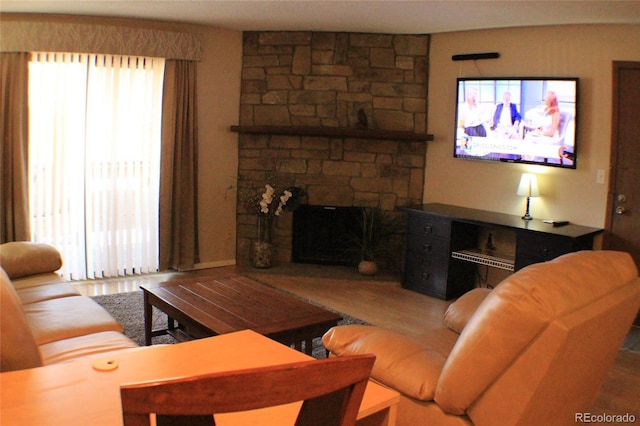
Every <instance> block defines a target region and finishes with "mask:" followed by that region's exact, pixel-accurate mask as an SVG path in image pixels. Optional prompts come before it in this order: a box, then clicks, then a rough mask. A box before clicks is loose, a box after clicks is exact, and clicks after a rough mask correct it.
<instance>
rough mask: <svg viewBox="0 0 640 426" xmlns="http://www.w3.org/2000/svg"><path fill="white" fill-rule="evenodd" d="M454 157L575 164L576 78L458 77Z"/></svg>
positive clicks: (557, 165) (530, 162)
mask: <svg viewBox="0 0 640 426" xmlns="http://www.w3.org/2000/svg"><path fill="white" fill-rule="evenodd" d="M457 93H458V96H457V102H456V123H455V133H454V141H455V145H454V150H453V152H454V157H456V158H465V159H474V160H486V161H502V162H518V163H527V164H541V165H546V166H555V167H566V168H572V169H575V168H576V160H577V150H576V148H577V146H576V142H577V139H576V129H577V125H576V119H577V112H578V111H577V110H578V93H579V91H578V78H557V77H551V78H542V77H526V78H523V77H519V78H484V77H482V78H458V79H457Z"/></svg>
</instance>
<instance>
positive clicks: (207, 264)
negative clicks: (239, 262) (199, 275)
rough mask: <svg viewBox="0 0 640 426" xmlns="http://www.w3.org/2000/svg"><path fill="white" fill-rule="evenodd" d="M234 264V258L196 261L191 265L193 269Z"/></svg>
mask: <svg viewBox="0 0 640 426" xmlns="http://www.w3.org/2000/svg"><path fill="white" fill-rule="evenodd" d="M235 264H236V260H235V259H226V260H217V261H215V262H204V263H196V264H195V265H193V270H195V271H197V270H199V269H210V268H219V267H221V266H234V265H235Z"/></svg>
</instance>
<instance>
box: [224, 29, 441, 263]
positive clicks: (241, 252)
mask: <svg viewBox="0 0 640 426" xmlns="http://www.w3.org/2000/svg"><path fill="white" fill-rule="evenodd" d="M428 41H429V36H428V35H391V34H361V33H333V32H246V33H245V34H244V47H243V67H242V86H241V105H240V122H239V126H234V127H233V129H234V130H235V131H237V132H238V133H239V137H238V143H239V149H238V153H239V154H238V155H239V161H238V176H239V178H240V179H239V182H238V190H239V197H238V198H239V199H238V209H237V227H238V229H237V236H238V240H237V262H238V264H240V265H246V264H249V263H250V259H251V243H252V242H253V241H254V240H255V239H256V235H257V233H256V223H257V218H256V216H255V214H249V213H247V212H246V211H245V210H244V209H243V200H242V199H241V194H243V193H246V192H247V191H254V190H255V191H260V189H261V188H263V187H264V184H265V182H264V179H265V172H268V173H271V174H272V175H278V176H280V177H283V178H286V179H287V180H289V181H291V182H295V185H296V186H300V187H302V188H304V189H305V190H306V192H307V195H306V200H305V203H307V204H310V205H321V206H381V207H382V208H383V209H384V210H388V211H393V210H394V209H395V207H398V206H408V205H415V204H419V203H421V202H422V191H423V182H424V167H425V155H426V141H427V140H429V135H427V134H426V109H427V105H426V102H427V101H426V99H427V96H426V94H427V69H428V45H429V43H428ZM291 234H292V215H291V214H290V213H285V214H283V215H281V216H279V217H278V218H277V223H276V224H275V230H274V245H275V246H276V254H275V259H276V260H277V261H282V262H289V261H291ZM399 263H400V262H398V264H399Z"/></svg>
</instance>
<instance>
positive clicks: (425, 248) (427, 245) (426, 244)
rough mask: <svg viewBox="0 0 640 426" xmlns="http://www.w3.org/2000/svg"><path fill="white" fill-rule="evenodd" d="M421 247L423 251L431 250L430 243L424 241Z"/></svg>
mask: <svg viewBox="0 0 640 426" xmlns="http://www.w3.org/2000/svg"><path fill="white" fill-rule="evenodd" d="M422 248H423V249H424V251H431V243H425V244H424V245H423V246H422Z"/></svg>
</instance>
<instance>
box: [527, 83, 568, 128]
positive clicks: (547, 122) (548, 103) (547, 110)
mask: <svg viewBox="0 0 640 426" xmlns="http://www.w3.org/2000/svg"><path fill="white" fill-rule="evenodd" d="M528 127H530V128H531V126H528ZM559 129H560V107H559V106H558V96H557V95H556V93H555V92H553V91H551V90H549V91H548V92H547V95H546V96H545V98H544V115H543V116H542V117H541V119H540V121H539V122H536V123H535V125H534V127H533V130H534V133H533V134H534V136H544V137H548V138H557V137H558V135H559Z"/></svg>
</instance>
